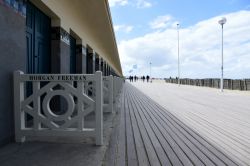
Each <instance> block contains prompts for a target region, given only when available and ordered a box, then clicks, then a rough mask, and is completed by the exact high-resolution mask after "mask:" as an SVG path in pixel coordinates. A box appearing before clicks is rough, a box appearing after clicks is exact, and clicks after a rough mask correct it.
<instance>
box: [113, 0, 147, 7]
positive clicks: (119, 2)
mask: <svg viewBox="0 0 250 166" xmlns="http://www.w3.org/2000/svg"><path fill="white" fill-rule="evenodd" d="M108 1H109V6H110V7H115V6H126V5H131V6H133V7H136V8H149V7H151V6H152V4H151V3H150V2H149V1H148V0H108Z"/></svg>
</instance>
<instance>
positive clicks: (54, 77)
mask: <svg viewBox="0 0 250 166" xmlns="http://www.w3.org/2000/svg"><path fill="white" fill-rule="evenodd" d="M25 79H26V81H86V76H85V75H27V76H26V77H25Z"/></svg>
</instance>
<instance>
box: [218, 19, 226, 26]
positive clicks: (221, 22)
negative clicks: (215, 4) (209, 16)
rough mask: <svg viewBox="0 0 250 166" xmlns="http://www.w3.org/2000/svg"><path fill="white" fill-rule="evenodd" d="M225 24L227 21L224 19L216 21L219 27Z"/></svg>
mask: <svg viewBox="0 0 250 166" xmlns="http://www.w3.org/2000/svg"><path fill="white" fill-rule="evenodd" d="M226 22H227V19H226V18H225V17H222V18H221V20H219V21H218V23H219V24H220V25H223V24H225V23H226Z"/></svg>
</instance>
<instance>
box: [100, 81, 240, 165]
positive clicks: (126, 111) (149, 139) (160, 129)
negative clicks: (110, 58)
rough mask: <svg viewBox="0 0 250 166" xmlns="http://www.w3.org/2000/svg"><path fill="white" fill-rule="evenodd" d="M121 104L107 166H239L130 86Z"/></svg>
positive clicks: (112, 135)
mask: <svg viewBox="0 0 250 166" xmlns="http://www.w3.org/2000/svg"><path fill="white" fill-rule="evenodd" d="M121 101H122V105H121V111H120V112H119V114H118V118H117V121H116V127H115V128H114V130H113V132H112V134H111V139H110V144H109V148H108V150H107V152H106V156H105V161H104V165H107V166H112V165H117V166H123V165H129V166H130V165H131V166H132V165H142V166H146V165H152V166H157V165H197V166H200V165H209V166H210V165H238V163H236V162H235V161H233V160H232V159H231V158H230V157H228V156H227V155H226V154H224V153H223V152H222V151H221V150H219V149H218V148H217V147H215V146H214V145H213V144H211V143H210V142H209V141H207V140H206V139H204V138H203V137H202V136H201V135H199V134H198V133H196V132H195V131H193V130H192V129H191V128H189V127H188V126H187V125H185V124H184V123H183V122H182V121H180V120H179V119H178V118H176V117H175V116H173V115H172V114H171V113H170V112H169V111H167V110H165V109H164V108H162V107H161V106H159V105H158V104H157V103H155V102H154V101H153V100H151V99H149V98H148V97H147V96H145V95H144V94H143V93H142V92H140V91H139V90H138V89H136V88H135V87H133V86H132V85H130V84H129V83H125V85H124V91H123V94H122V99H121ZM180 104H181V103H180Z"/></svg>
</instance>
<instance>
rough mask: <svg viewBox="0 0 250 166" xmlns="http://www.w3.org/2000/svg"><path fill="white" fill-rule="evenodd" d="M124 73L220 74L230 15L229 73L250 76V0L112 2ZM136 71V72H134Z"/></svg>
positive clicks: (226, 64) (235, 75) (123, 0)
mask: <svg viewBox="0 0 250 166" xmlns="http://www.w3.org/2000/svg"><path fill="white" fill-rule="evenodd" d="M109 3H110V8H111V14H112V19H113V24H114V29H115V33H116V40H117V44H118V49H119V54H120V58H121V63H122V68H123V73H124V75H129V74H136V75H143V74H144V75H145V74H148V73H149V62H152V75H153V76H154V77H169V76H172V77H174V76H176V75H177V31H176V23H180V25H181V27H180V56H181V77H191V78H207V77H217V78H218V77H220V66H221V60H220V56H221V51H220V48H221V45H220V42H221V38H220V33H221V27H220V25H219V24H218V20H219V19H220V18H221V17H226V18H227V20H228V22H227V23H226V25H225V29H224V34H225V39H224V40H225V64H224V66H225V76H226V77H228V78H250V0H203V1H200V0H109ZM135 64H136V65H137V66H138V67H137V69H133V65H135ZM131 69H133V72H132V73H129V71H130V70H131Z"/></svg>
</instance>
